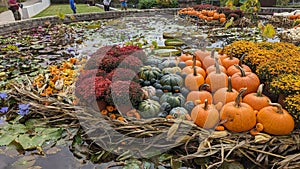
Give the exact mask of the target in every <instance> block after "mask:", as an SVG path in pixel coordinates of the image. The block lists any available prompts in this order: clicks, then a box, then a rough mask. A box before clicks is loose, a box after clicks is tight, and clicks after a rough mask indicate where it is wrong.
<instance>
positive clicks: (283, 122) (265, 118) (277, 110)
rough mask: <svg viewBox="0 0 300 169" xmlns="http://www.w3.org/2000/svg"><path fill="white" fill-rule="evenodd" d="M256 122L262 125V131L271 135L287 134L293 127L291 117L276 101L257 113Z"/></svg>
mask: <svg viewBox="0 0 300 169" xmlns="http://www.w3.org/2000/svg"><path fill="white" fill-rule="evenodd" d="M257 122H258V123H261V124H262V125H263V131H264V132H266V133H269V134H273V135H287V134H289V133H291V132H292V131H293V129H294V125H295V122H294V119H293V117H292V116H291V115H290V114H289V113H288V112H287V111H286V110H285V109H283V108H282V107H281V105H280V104H278V103H270V106H267V107H264V108H262V109H261V110H260V111H259V112H258V113H257Z"/></svg>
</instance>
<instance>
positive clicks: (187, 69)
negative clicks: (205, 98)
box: [181, 66, 206, 78]
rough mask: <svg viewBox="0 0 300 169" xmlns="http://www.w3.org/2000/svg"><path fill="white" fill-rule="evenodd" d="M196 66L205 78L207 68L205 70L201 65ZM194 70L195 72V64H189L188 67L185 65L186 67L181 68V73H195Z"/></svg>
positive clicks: (198, 72)
mask: <svg viewBox="0 0 300 169" xmlns="http://www.w3.org/2000/svg"><path fill="white" fill-rule="evenodd" d="M195 68H196V71H197V74H200V75H202V76H203V77H204V78H205V77H206V73H205V70H204V69H202V68H201V67H199V66H195ZM193 72H194V68H193V66H187V67H185V68H183V69H182V70H181V75H184V74H191V73H193Z"/></svg>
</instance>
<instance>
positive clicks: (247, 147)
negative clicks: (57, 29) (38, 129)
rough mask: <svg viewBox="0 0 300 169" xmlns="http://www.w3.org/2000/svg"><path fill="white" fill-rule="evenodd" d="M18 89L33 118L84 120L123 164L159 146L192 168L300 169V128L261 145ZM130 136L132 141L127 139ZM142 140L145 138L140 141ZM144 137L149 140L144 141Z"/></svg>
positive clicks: (91, 139) (240, 136) (67, 123)
mask: <svg viewBox="0 0 300 169" xmlns="http://www.w3.org/2000/svg"><path fill="white" fill-rule="evenodd" d="M12 86H13V87H12V88H13V89H12V91H11V92H10V95H11V97H13V98H14V99H15V100H17V101H18V102H20V103H30V105H31V108H30V110H31V113H30V115H29V116H30V118H34V117H38V118H42V119H45V120H46V121H47V125H50V126H63V127H74V126H76V127H80V126H81V124H80V122H82V120H84V122H85V125H87V126H88V128H85V129H86V130H85V135H86V137H85V141H86V142H88V143H90V144H95V143H96V144H97V145H98V148H99V147H101V148H104V149H105V150H107V149H111V150H112V152H113V153H116V154H119V155H118V156H115V157H117V158H118V159H119V160H122V159H126V158H129V157H135V156H137V155H138V156H139V157H147V156H148V155H149V154H147V153H148V152H151V149H153V148H156V149H157V148H158V149H160V150H161V151H164V152H168V153H172V154H174V155H176V157H178V158H177V160H183V161H188V162H189V164H192V160H193V159H196V158H204V157H205V158H209V159H210V163H209V166H208V168H216V167H218V166H220V165H221V164H222V163H223V162H224V161H227V162H228V161H229V162H230V161H241V160H242V159H247V160H248V161H251V162H252V164H254V166H255V168H257V167H260V168H299V167H300V153H299V152H300V151H299V150H300V130H299V129H297V130H294V131H293V133H292V134H290V135H288V136H272V137H271V138H270V139H268V141H263V142H262V143H255V142H256V141H258V138H254V137H253V136H251V135H250V134H249V133H230V132H227V131H221V132H214V131H209V130H205V129H202V128H199V127H197V126H196V125H194V124H193V123H192V122H190V121H185V120H176V119H163V118H153V119H147V120H139V121H137V120H134V119H128V118H127V121H125V122H122V121H117V120H111V119H109V118H107V117H101V116H100V113H98V112H95V111H94V110H87V109H85V108H83V107H77V106H73V105H70V104H66V103H63V102H61V101H59V100H57V99H55V98H44V97H39V96H38V94H37V91H35V90H34V89H33V88H31V87H28V85H27V86H25V85H24V84H21V85H20V84H13V85H12ZM45 103H47V104H49V105H47V104H46V105H45ZM93 113H96V114H99V116H97V115H96V116H95V114H93ZM78 119H80V120H78ZM186 129H187V130H186ZM116 131H117V132H116ZM112 133H114V134H112ZM124 135H126V136H127V137H122V136H124ZM262 136H263V135H262ZM136 138H139V139H140V140H139V141H138V142H137V141H136ZM147 138H155V139H147ZM141 139H142V140H144V142H141ZM137 144H139V145H138V146H137ZM130 146H135V147H136V149H137V150H136V151H132V152H128V149H129V147H130ZM90 147H93V146H90ZM91 151H93V150H91ZM96 151H98V150H96Z"/></svg>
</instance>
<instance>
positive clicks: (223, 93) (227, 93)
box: [213, 76, 239, 105]
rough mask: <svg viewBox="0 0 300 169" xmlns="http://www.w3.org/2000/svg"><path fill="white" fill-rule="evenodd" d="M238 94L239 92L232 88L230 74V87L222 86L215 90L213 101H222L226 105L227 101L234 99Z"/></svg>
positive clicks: (216, 102)
mask: <svg viewBox="0 0 300 169" xmlns="http://www.w3.org/2000/svg"><path fill="white" fill-rule="evenodd" d="M238 94H239V92H238V91H236V90H235V89H233V88H232V85H231V77H230V76H229V77H228V87H223V88H220V89H218V90H217V91H216V92H215V94H214V97H213V100H214V102H213V103H214V104H218V103H219V102H221V103H222V105H225V104H226V103H229V102H232V101H234V100H235V98H236V97H237V96H238Z"/></svg>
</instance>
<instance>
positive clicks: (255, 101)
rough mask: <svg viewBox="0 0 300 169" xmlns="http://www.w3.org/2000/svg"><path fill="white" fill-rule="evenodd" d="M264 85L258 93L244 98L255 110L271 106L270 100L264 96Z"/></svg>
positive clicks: (259, 88) (260, 86) (261, 85)
mask: <svg viewBox="0 0 300 169" xmlns="http://www.w3.org/2000/svg"><path fill="white" fill-rule="evenodd" d="M263 86H264V84H260V85H259V87H258V89H257V92H256V93H249V94H247V95H246V96H245V97H244V98H243V102H244V103H247V104H249V105H250V106H251V107H252V108H253V109H254V110H257V111H259V110H260V109H262V108H264V107H267V106H269V103H270V99H269V98H268V97H267V96H265V95H263V94H262V91H263Z"/></svg>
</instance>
